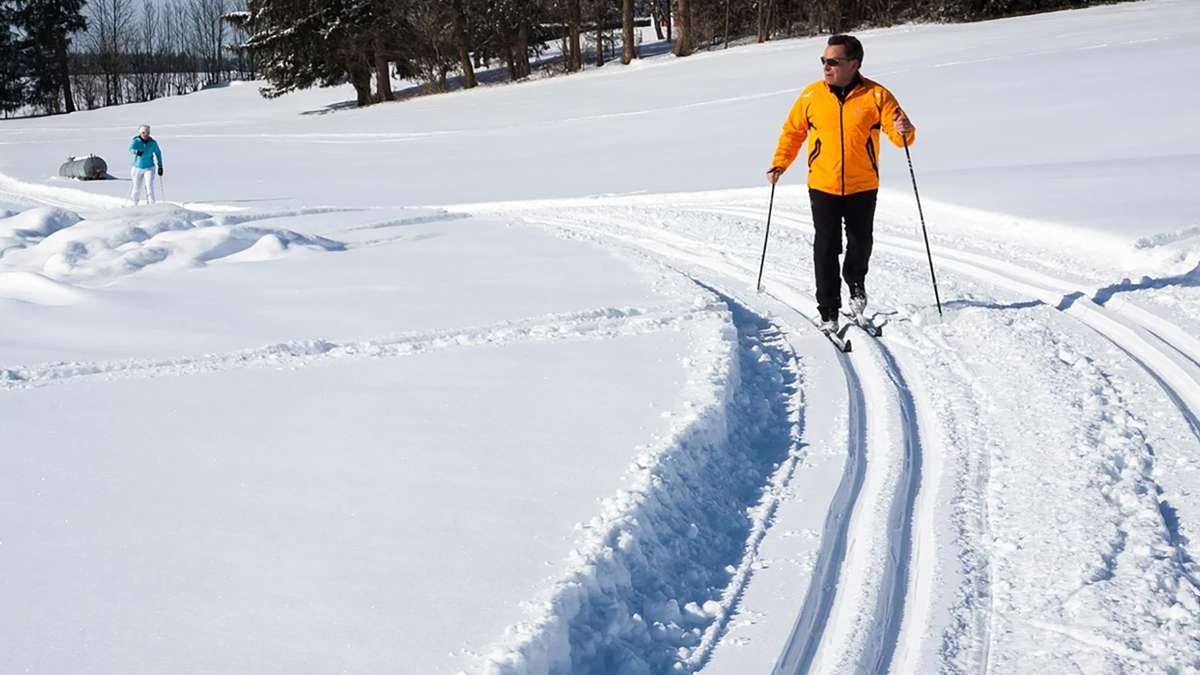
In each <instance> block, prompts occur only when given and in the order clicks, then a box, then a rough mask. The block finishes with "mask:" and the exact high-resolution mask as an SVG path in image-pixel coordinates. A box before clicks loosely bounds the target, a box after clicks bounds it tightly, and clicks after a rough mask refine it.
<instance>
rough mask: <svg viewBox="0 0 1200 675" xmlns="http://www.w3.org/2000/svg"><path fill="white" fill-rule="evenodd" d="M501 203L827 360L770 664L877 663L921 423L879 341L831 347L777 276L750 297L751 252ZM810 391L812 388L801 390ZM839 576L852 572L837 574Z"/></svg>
mask: <svg viewBox="0 0 1200 675" xmlns="http://www.w3.org/2000/svg"><path fill="white" fill-rule="evenodd" d="M513 206H515V205H512V206H510V205H503V206H500V207H499V209H498V210H500V211H503V212H506V213H507V214H508V215H516V216H518V217H520V218H521V219H522V220H525V221H527V222H529V223H531V224H535V225H541V226H544V227H550V228H556V229H560V230H562V231H564V232H566V233H569V235H571V236H582V237H585V238H588V239H591V240H594V241H597V242H599V243H601V244H604V245H608V246H616V247H618V248H622V249H625V250H626V251H631V252H635V254H638V255H641V256H645V257H648V258H649V260H650V261H651V262H653V261H657V262H659V263H664V262H665V263H666V264H667V265H668V266H670V267H672V268H674V269H677V270H678V271H679V272H680V273H682V274H685V275H687V276H689V277H691V278H693V279H695V280H696V281H697V283H699V284H702V285H704V286H710V287H712V288H714V289H716V290H717V291H718V292H719V293H720V294H721V295H723V296H725V297H726V298H727V299H728V300H729V301H732V302H736V303H737V304H738V305H739V306H741V307H744V308H748V309H750V311H753V312H755V313H756V314H758V315H759V316H761V317H763V318H765V319H768V320H770V321H772V322H773V323H774V324H775V325H776V326H777V327H778V328H779V329H780V330H781V331H782V332H783V334H784V335H786V336H787V339H788V341H789V342H790V343H791V345H792V347H793V349H795V350H796V354H797V357H798V358H799V359H800V360H802V361H806V362H807V361H816V362H818V363H821V362H826V363H827V362H828V361H829V360H831V359H832V360H834V361H835V362H836V364H837V367H839V368H840V369H841V371H842V375H843V378H844V381H845V387H846V390H847V396H848V398H849V404H850V408H849V414H848V416H847V443H846V447H845V449H844V454H845V465H844V469H843V473H842V476H841V480H840V483H839V485H838V487H837V490H836V493H835V494H834V496H833V498H832V501H831V503H830V504H829V507H828V511H827V515H826V522H825V526H824V531H823V533H822V536H821V543H820V549H819V552H818V555H817V561H816V565H815V567H814V570H813V572H812V577H811V578H810V579H797V583H798V584H801V585H802V586H803V587H806V588H807V589H808V591H807V594H806V596H805V599H804V602H803V606H802V607H801V608H800V609H799V611H798V613H797V617H796V622H795V627H794V628H793V630H792V631H791V634H790V636H789V638H788V640H787V644H786V645H785V647H784V648H783V650H782V652H781V653H780V654H779V656H778V661H777V663H776V665H775V668H774V671H773V672H775V673H779V674H788V675H791V674H793V673H807V672H824V671H830V672H833V671H845V670H853V671H856V672H871V673H886V672H889V671H890V669H891V666H892V662H893V659H894V657H895V654H896V652H897V650H898V645H899V641H900V638H901V624H902V621H903V617H904V616H905V612H906V607H905V603H906V600H907V598H908V597H909V586H910V583H911V582H912V581H913V577H914V572H913V570H912V569H911V561H912V560H913V559H914V558H913V556H912V547H913V545H914V539H913V522H914V510H915V507H916V501H917V495H918V492H919V489H920V485H921V466H922V440H921V439H922V433H921V429H920V427H919V421H918V413H917V409H916V400H915V398H914V396H913V395H912V392H911V391H910V389H909V386H908V384H907V382H906V380H905V377H904V374H903V371H902V369H901V366H900V364H899V362H898V361H897V359H896V358H895V356H894V355H893V354H892V353H891V352H890V350H889V349H888V348H887V346H886V344H885V343H883V342H880V341H878V340H875V339H873V338H871V337H870V336H868V335H867V334H866V333H865V332H864V331H862V330H860V329H858V328H857V327H846V328H845V329H844V330H845V331H846V332H845V333H844V334H845V335H846V336H848V337H849V336H853V338H854V350H855V351H854V352H853V353H852V354H844V353H841V352H838V351H837V350H835V349H834V348H833V347H832V346H831V345H830V344H829V343H828V341H826V340H825V339H824V338H821V337H818V334H817V333H816V330H815V328H813V327H812V312H811V311H808V310H805V309H802V308H803V307H806V306H808V305H810V304H811V303H810V302H808V300H807V298H806V297H805V296H806V294H805V293H803V292H802V291H800V290H799V289H798V288H797V285H796V284H795V283H794V282H792V281H790V279H789V278H788V277H787V276H786V275H785V276H783V277H779V276H775V277H773V278H772V280H771V281H770V282H769V283H768V284H767V285H766V286H767V291H766V292H765V293H764V294H762V295H757V294H755V293H754V292H753V291H752V290H749V291H748V290H747V289H752V288H753V284H754V279H755V274H756V271H757V270H755V269H754V268H752V267H750V266H748V265H746V264H745V262H744V261H746V260H753V257H746V256H742V255H737V256H734V255H731V254H730V253H731V252H730V251H729V250H728V249H727V248H723V247H722V246H720V245H716V244H712V243H706V242H699V241H695V240H691V239H688V238H686V237H683V236H680V235H676V234H672V233H670V232H668V231H664V229H657V228H654V227H647V226H641V225H638V224H635V223H632V222H630V221H628V220H623V219H621V218H614V217H610V216H607V215H605V214H603V213H600V214H598V213H595V212H594V211H587V212H584V213H579V212H573V211H572V210H571V209H570V208H558V209H553V210H547V209H541V208H537V206H536V205H529V206H532V207H534V211H533V212H523V210H521V209H519V207H518V210H516V211H515V212H514V211H511V210H510V209H511V208H512V207H513ZM465 208H469V209H470V210H472V211H474V212H476V213H480V214H490V213H494V212H495V210H497V207H496V206H492V207H491V208H489V207H487V206H485V207H482V208H478V209H475V208H471V207H465ZM814 394H816V395H819V392H810V393H809V394H808V395H809V396H812V395H814ZM793 480H797V479H796V478H795V477H793ZM791 487H792V488H793V489H797V488H799V487H800V486H795V485H793V486H791ZM918 573H919V572H918ZM847 579H852V580H854V582H853V583H852V584H847V583H846V580H847ZM910 611H911V610H910ZM696 665H699V666H703V665H704V662H703V661H701V662H700V663H698V664H696Z"/></svg>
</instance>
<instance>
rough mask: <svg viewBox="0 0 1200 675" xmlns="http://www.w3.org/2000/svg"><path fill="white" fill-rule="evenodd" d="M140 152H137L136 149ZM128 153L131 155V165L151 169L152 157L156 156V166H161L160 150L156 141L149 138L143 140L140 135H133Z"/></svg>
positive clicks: (152, 164) (152, 165)
mask: <svg viewBox="0 0 1200 675" xmlns="http://www.w3.org/2000/svg"><path fill="white" fill-rule="evenodd" d="M139 150H140V151H141V152H142V154H140V155H139V154H138V151H139ZM129 154H131V155H133V165H134V166H136V167H137V168H139V169H153V168H154V158H155V157H157V158H158V166H159V168H162V165H163V163H162V150H159V149H158V141H156V140H154V139H153V138H151V139H150V140H148V141H143V140H142V137H141V136H134V137H133V142H131V143H130V144H129Z"/></svg>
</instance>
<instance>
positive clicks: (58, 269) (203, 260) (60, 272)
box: [0, 204, 345, 283]
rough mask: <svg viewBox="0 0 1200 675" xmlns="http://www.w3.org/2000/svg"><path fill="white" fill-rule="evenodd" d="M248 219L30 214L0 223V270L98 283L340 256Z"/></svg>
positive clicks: (152, 210) (319, 242)
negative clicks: (311, 255)
mask: <svg viewBox="0 0 1200 675" xmlns="http://www.w3.org/2000/svg"><path fill="white" fill-rule="evenodd" d="M248 219H252V218H250V217H242V218H238V219H234V220H233V222H232V223H229V222H228V221H229V219H227V218H225V217H222V216H217V217H214V216H211V215H210V214H208V213H204V212H201V211H193V210H190V209H186V208H182V207H178V206H173V205H165V204H160V205H155V206H146V207H135V208H129V209H120V210H114V211H107V212H103V213H101V214H98V215H97V216H96V217H93V218H90V219H82V218H80V216H78V215H77V214H75V213H72V212H70V211H64V210H61V209H45V208H39V209H32V210H30V211H27V212H25V213H22V214H20V215H18V216H14V217H12V218H7V219H4V220H2V221H0V228H3V229H0V256H2V257H0V271H13V272H18V271H19V272H29V273H34V274H39V275H43V276H45V277H49V278H50V279H54V280H58V281H64V282H67V283H79V282H89V283H102V282H106V281H111V280H112V279H115V278H118V277H121V276H125V275H128V274H133V273H136V272H139V271H142V270H144V269H148V268H153V269H155V270H158V271H171V270H179V269H191V268H195V267H201V266H203V265H205V264H207V263H209V262H213V261H218V260H222V259H226V258H229V257H231V256H236V258H234V260H235V261H240V262H253V261H264V260H273V259H277V258H280V257H283V256H285V255H287V254H289V253H291V252H293V251H300V250H305V249H308V250H317V251H340V250H344V249H345V245H344V244H342V243H341V242H337V241H333V240H331V239H326V238H324V237H318V236H310V235H303V234H299V233H297V232H292V231H290V230H286V229H281V228H267V227H258V226H254V225H244V224H238V223H242V222H245V221H246V220H248Z"/></svg>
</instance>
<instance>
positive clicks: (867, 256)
mask: <svg viewBox="0 0 1200 675" xmlns="http://www.w3.org/2000/svg"><path fill="white" fill-rule="evenodd" d="M877 194H878V191H876V190H868V191H866V192H856V193H854V194H852V195H845V196H842V195H831V194H829V193H827V192H821V191H820V190H812V189H810V190H809V191H808V198H809V201H810V202H811V204H812V215H813V227H814V228H815V232H814V235H813V267H814V268H815V270H816V276H817V308H818V309H820V311H821V315H822V317H825V316H828V315H833V314H835V313H836V312H837V310H838V308H839V307H841V306H842V282H841V279H838V255H839V254H841V252H842V222H843V221H845V223H846V259H845V261H844V262H843V263H842V278H843V279H845V280H846V283H847V284H851V285H852V284H861V283H863V281H864V280H866V278H867V264H868V263H869V262H870V260H871V247H872V245H873V244H874V241H875V238H874V235H873V231H874V228H875V198H876V196H877Z"/></svg>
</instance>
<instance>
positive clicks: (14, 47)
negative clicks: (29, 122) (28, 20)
mask: <svg viewBox="0 0 1200 675" xmlns="http://www.w3.org/2000/svg"><path fill="white" fill-rule="evenodd" d="M12 14H13V12H12V7H10V6H9V5H8V3H6V2H2V1H0V112H3V113H5V114H8V113H11V112H13V111H16V110H18V109H20V108H21V106H22V105H24V103H25V87H24V84H23V82H22V76H21V72H22V69H21V57H20V50H19V44H18V36H17V34H16V33H15V32H14V31H13V16H12Z"/></svg>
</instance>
